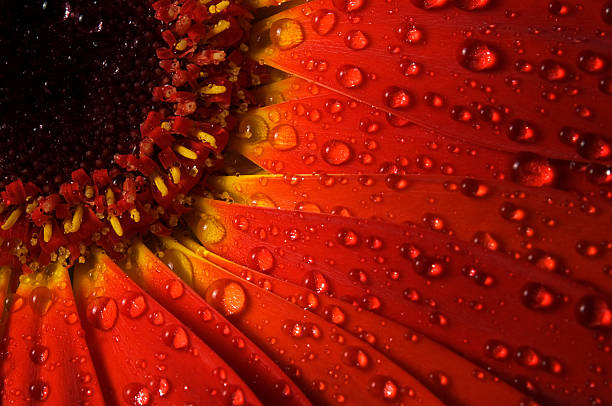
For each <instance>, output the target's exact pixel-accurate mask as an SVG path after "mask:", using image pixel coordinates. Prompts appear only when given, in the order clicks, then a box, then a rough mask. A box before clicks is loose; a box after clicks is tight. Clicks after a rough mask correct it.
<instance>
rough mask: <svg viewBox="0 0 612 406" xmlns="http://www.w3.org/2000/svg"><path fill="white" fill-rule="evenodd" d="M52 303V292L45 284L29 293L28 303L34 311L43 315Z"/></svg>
mask: <svg viewBox="0 0 612 406" xmlns="http://www.w3.org/2000/svg"><path fill="white" fill-rule="evenodd" d="M52 304H53V294H52V293H51V291H50V290H49V288H47V287H46V286H38V287H35V288H34V289H32V292H31V293H30V305H31V306H32V309H33V310H34V312H35V313H37V314H39V315H40V316H43V315H44V314H46V313H47V312H48V311H49V308H50V307H51V305H52Z"/></svg>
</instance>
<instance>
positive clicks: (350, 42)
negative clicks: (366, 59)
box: [344, 30, 368, 51]
mask: <svg viewBox="0 0 612 406" xmlns="http://www.w3.org/2000/svg"><path fill="white" fill-rule="evenodd" d="M344 42H345V43H346V46H347V47H349V48H351V49H352V50H354V51H360V50H362V49H364V48H365V47H367V46H368V37H366V35H365V34H364V33H363V31H361V30H352V31H349V32H348V33H347V34H346V37H344Z"/></svg>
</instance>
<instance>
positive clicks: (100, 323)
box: [87, 296, 118, 331]
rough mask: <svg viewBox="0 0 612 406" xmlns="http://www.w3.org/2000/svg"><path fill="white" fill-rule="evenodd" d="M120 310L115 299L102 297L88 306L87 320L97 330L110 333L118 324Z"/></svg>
mask: <svg viewBox="0 0 612 406" xmlns="http://www.w3.org/2000/svg"><path fill="white" fill-rule="evenodd" d="M117 316H118V308H117V302H115V299H113V298H110V297H105V296H100V297H96V298H93V299H92V300H90V302H89V304H88V305H87V320H88V321H89V322H90V323H91V324H92V325H93V326H94V327H96V328H98V329H100V330H103V331H108V330H110V329H112V328H113V327H114V326H115V323H116V322H117Z"/></svg>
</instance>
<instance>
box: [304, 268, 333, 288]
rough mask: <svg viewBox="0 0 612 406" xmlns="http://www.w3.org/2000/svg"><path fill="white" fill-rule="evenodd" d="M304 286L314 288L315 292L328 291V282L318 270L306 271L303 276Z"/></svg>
mask: <svg viewBox="0 0 612 406" xmlns="http://www.w3.org/2000/svg"><path fill="white" fill-rule="evenodd" d="M304 286H306V287H307V288H308V289H310V290H314V291H315V292H317V293H328V292H329V290H330V289H329V282H328V281H327V279H326V278H325V276H324V275H323V274H322V273H321V272H318V271H311V272H308V273H307V274H306V275H305V276H304Z"/></svg>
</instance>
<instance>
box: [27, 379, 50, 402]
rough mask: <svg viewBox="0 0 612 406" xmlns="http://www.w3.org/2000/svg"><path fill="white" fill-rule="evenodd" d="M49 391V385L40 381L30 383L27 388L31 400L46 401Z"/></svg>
mask: <svg viewBox="0 0 612 406" xmlns="http://www.w3.org/2000/svg"><path fill="white" fill-rule="evenodd" d="M49 391H50V388H49V384H48V383H47V382H45V381H42V380H38V381H36V382H34V383H32V384H31V385H30V387H29V392H30V397H32V399H33V400H39V401H43V400H46V399H47V398H48V397H49Z"/></svg>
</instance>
